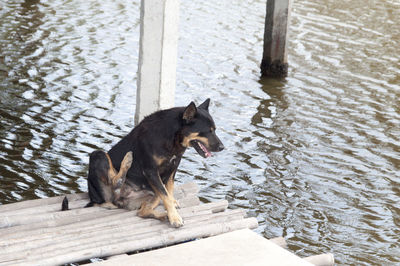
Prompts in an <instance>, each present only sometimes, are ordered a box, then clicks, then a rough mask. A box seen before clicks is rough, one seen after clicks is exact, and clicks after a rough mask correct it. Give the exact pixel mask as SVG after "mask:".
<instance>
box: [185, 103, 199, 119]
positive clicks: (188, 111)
mask: <svg viewBox="0 0 400 266" xmlns="http://www.w3.org/2000/svg"><path fill="white" fill-rule="evenodd" d="M196 113H197V108H196V105H195V104H194V102H191V103H190V104H189V105H188V106H187V107H186V108H185V111H183V116H182V118H183V120H184V121H185V122H186V123H190V122H191V121H192V120H193V118H194V116H195V115H196Z"/></svg>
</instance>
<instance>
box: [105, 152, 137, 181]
mask: <svg viewBox="0 0 400 266" xmlns="http://www.w3.org/2000/svg"><path fill="white" fill-rule="evenodd" d="M107 158H109V163H110V168H113V169H114V167H113V166H112V163H111V159H110V157H109V156H108V154H107ZM132 161H133V155H132V152H131V151H130V152H127V153H126V154H125V157H124V159H123V160H122V162H121V167H120V169H119V172H118V173H116V171H115V169H114V173H115V174H114V175H113V176H110V179H111V182H112V185H113V186H115V185H116V184H117V182H118V180H119V179H121V178H124V177H125V176H126V173H127V172H128V170H129V168H131V165H132ZM109 173H110V171H109Z"/></svg>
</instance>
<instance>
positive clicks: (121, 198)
mask: <svg viewBox="0 0 400 266" xmlns="http://www.w3.org/2000/svg"><path fill="white" fill-rule="evenodd" d="M209 103H210V99H207V100H206V101H204V102H203V103H202V104H201V105H199V106H198V107H196V105H195V104H194V103H193V102H191V103H190V104H189V105H188V106H186V107H176V108H171V109H168V110H162V111H158V112H155V113H153V114H151V115H149V116H147V117H146V118H144V119H143V120H142V122H140V123H139V125H137V126H136V127H135V128H134V129H133V130H132V131H131V132H130V133H129V134H128V135H127V136H125V137H124V138H122V139H121V140H120V141H119V142H118V143H117V144H116V145H115V146H114V147H112V148H111V150H110V151H109V152H108V153H105V152H103V151H95V152H93V153H92V154H91V155H90V161H89V175H88V186H89V197H90V203H89V204H88V205H89V206H90V205H94V204H99V205H103V206H104V205H113V204H114V205H117V206H118V207H121V208H127V206H128V203H127V201H129V199H128V198H127V195H128V194H129V193H130V191H131V190H132V189H133V188H134V187H140V188H145V189H150V190H152V191H153V192H154V196H153V198H152V199H151V200H150V201H148V202H143V203H142V205H141V207H140V209H139V210H138V215H139V216H141V217H153V218H157V219H164V218H165V217H168V219H169V222H170V223H171V225H172V226H174V227H180V226H182V225H183V220H182V218H181V217H180V215H179V214H178V212H177V210H176V207H177V202H176V200H175V199H174V194H173V189H174V178H175V173H176V170H177V168H178V166H179V163H180V161H181V158H182V155H183V153H184V152H185V150H186V149H187V148H188V147H194V148H195V149H196V151H197V152H198V153H199V154H200V155H201V156H202V157H204V158H207V157H210V156H211V152H218V151H221V150H223V149H224V146H223V144H222V142H221V141H220V140H219V138H218V137H217V135H216V134H215V130H216V127H215V123H214V121H213V119H212V117H211V115H210V114H209V112H208V107H209ZM125 179H126V180H125ZM160 201H162V202H163V203H164V207H165V209H166V210H167V212H166V213H165V212H159V211H156V210H154V209H155V208H156V207H157V206H158V204H159V203H160Z"/></svg>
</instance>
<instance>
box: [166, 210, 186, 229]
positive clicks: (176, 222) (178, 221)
mask: <svg viewBox="0 0 400 266" xmlns="http://www.w3.org/2000/svg"><path fill="white" fill-rule="evenodd" d="M168 219H169V223H170V224H171V225H172V226H173V227H175V228H179V227H181V226H183V219H182V217H181V216H180V215H179V214H178V213H176V215H173V216H168Z"/></svg>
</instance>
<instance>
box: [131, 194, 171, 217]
mask: <svg viewBox="0 0 400 266" xmlns="http://www.w3.org/2000/svg"><path fill="white" fill-rule="evenodd" d="M160 201H161V199H160V197H158V196H157V195H154V197H153V198H151V199H150V201H148V202H147V201H145V202H143V203H142V206H140V209H139V211H138V215H139V216H140V217H143V218H156V219H159V220H164V219H165V218H166V217H167V213H166V212H160V211H156V210H154V208H156V207H157V206H158V205H159V204H160Z"/></svg>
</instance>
